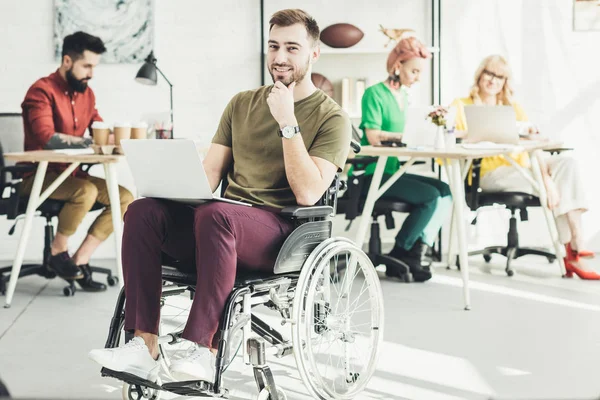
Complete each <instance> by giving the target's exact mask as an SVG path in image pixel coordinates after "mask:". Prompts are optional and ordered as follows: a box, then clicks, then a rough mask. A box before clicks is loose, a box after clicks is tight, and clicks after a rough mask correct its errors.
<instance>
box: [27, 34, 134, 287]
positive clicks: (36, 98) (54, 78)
mask: <svg viewBox="0 0 600 400" xmlns="http://www.w3.org/2000/svg"><path fill="white" fill-rule="evenodd" d="M105 51H106V48H105V47H104V43H103V42H102V40H101V39H100V38H98V37H96V36H92V35H89V34H87V33H85V32H75V33H73V34H72V35H68V36H66V37H65V38H64V41H63V47H62V61H61V65H60V67H59V68H58V70H56V72H54V73H52V74H50V75H49V76H47V77H45V78H41V79H39V80H37V81H36V82H35V83H34V84H33V85H31V87H30V88H29V90H28V91H27V94H26V95H25V100H23V104H22V105H21V108H22V109H23V126H24V129H25V150H26V151H32V150H43V149H48V150H53V149H67V148H85V147H88V146H89V145H90V144H91V143H92V140H91V139H90V138H84V137H83V135H84V134H85V132H86V131H88V129H89V128H90V127H91V125H92V123H93V122H94V121H102V118H101V117H100V114H98V111H97V110H96V97H95V96H94V92H93V91H92V89H91V88H90V87H88V82H89V80H90V79H92V78H93V76H94V69H95V68H96V66H97V65H98V63H99V62H100V56H101V54H102V53H104V52H105ZM66 168H67V165H66V164H58V163H50V164H49V165H48V172H47V173H46V178H45V180H44V184H43V189H42V190H46V188H47V187H48V186H49V185H50V184H51V183H52V182H54V180H55V179H56V177H57V176H58V175H59V174H60V173H62V172H63V171H64V170H65V169H66ZM33 179H34V177H33V174H32V175H31V176H28V177H26V178H25V179H24V180H23V183H22V185H21V193H22V194H23V195H25V196H26V195H28V194H29V193H30V192H31V188H32V186H33ZM119 196H120V199H121V213H124V212H125V210H126V209H127V206H128V205H129V203H131V202H132V201H133V196H132V195H131V193H130V192H129V191H128V190H127V189H125V188H123V187H119ZM50 198H51V199H56V200H62V201H65V205H64V206H63V208H62V210H61V212H60V214H59V215H58V229H57V232H56V235H55V237H54V241H53V242H52V247H51V253H52V254H51V257H50V260H49V265H48V267H49V268H50V269H52V270H53V271H54V272H56V274H57V275H59V276H61V277H63V278H65V279H77V282H78V283H79V285H80V286H81V287H82V288H83V289H84V290H87V291H102V290H106V285H104V284H103V283H100V282H95V281H93V280H92V272H91V270H90V267H89V260H90V257H91V255H92V253H93V252H94V251H95V250H96V248H97V247H98V246H99V245H100V243H102V242H103V241H104V240H106V239H107V238H108V236H109V235H110V234H111V233H112V231H113V225H112V219H111V218H112V217H111V210H110V201H109V198H108V190H107V187H106V182H105V180H104V179H100V178H96V177H93V176H89V175H88V174H87V173H85V172H83V171H82V170H76V172H74V173H73V176H69V177H68V178H67V179H65V181H64V182H63V183H62V184H61V185H60V186H59V187H58V188H57V189H56V190H55V191H54V192H53V193H52V194H51V195H50ZM96 202H98V203H101V204H103V205H104V206H105V207H104V209H103V211H102V213H101V214H100V215H99V216H98V217H97V218H96V220H95V221H94V223H93V224H92V226H91V227H90V229H89V231H88V235H87V236H86V238H85V239H84V241H83V243H82V244H81V246H80V247H79V249H78V250H77V251H76V252H75V254H74V255H73V257H72V258H71V256H70V255H69V253H68V251H67V247H68V246H67V245H68V240H69V237H70V236H71V235H73V234H74V233H75V231H76V230H77V227H78V226H79V224H80V223H81V222H82V221H83V218H84V217H85V215H86V214H87V213H88V211H90V210H91V208H92V207H93V206H94V204H95V203H96Z"/></svg>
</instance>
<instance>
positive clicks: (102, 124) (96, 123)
mask: <svg viewBox="0 0 600 400" xmlns="http://www.w3.org/2000/svg"><path fill="white" fill-rule="evenodd" d="M92 129H108V124H107V123H106V122H103V121H94V122H93V123H92Z"/></svg>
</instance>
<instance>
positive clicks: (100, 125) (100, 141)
mask: <svg viewBox="0 0 600 400" xmlns="http://www.w3.org/2000/svg"><path fill="white" fill-rule="evenodd" d="M109 134H110V129H109V127H108V125H107V124H106V123H105V122H102V121H94V122H93V123H92V139H93V140H94V144H97V145H100V146H104V145H107V144H108V135H109Z"/></svg>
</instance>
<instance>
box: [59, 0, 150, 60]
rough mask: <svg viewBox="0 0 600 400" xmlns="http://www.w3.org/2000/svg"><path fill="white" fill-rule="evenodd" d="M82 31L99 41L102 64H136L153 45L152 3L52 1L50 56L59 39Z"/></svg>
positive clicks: (130, 0)
mask: <svg viewBox="0 0 600 400" xmlns="http://www.w3.org/2000/svg"><path fill="white" fill-rule="evenodd" d="M77 31H84V32H86V33H89V34H91V35H94V36H98V37H100V38H101V39H102V41H103V42H104V44H105V46H106V49H107V51H106V53H105V54H103V56H102V62H103V63H139V62H141V61H143V60H144V58H145V57H146V56H147V55H148V53H150V51H151V50H152V48H153V44H154V43H153V42H154V0H108V1H107V0H104V1H97V0H54V50H55V51H54V53H55V57H56V59H57V60H60V58H61V49H62V41H63V38H64V37H65V36H67V35H69V34H71V33H73V32H77Z"/></svg>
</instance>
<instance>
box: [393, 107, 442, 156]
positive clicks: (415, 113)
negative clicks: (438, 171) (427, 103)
mask: <svg viewBox="0 0 600 400" xmlns="http://www.w3.org/2000/svg"><path fill="white" fill-rule="evenodd" d="M430 112H431V107H408V109H407V110H406V122H405V123H404V134H403V135H402V142H403V143H406V147H409V148H418V147H433V146H434V144H435V134H436V130H437V127H436V126H435V125H434V124H433V123H432V122H431V121H429V120H428V119H427V115H429V113H430Z"/></svg>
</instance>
